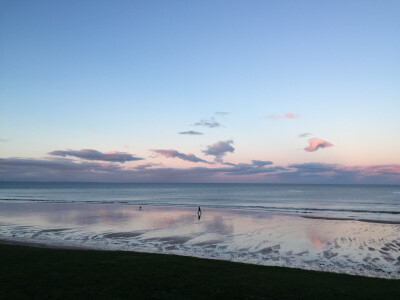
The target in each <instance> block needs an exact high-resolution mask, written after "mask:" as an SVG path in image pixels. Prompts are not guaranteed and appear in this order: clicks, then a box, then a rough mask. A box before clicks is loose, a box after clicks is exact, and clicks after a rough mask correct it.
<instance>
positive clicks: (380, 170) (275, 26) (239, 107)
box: [0, 0, 400, 184]
mask: <svg viewBox="0 0 400 300" xmlns="http://www.w3.org/2000/svg"><path fill="white" fill-rule="evenodd" d="M399 14H400V2H399V1H390V0H388V1H383V2H382V1H365V0H363V1H340V0H335V1H287V0H284V1H256V0H252V1H234V0H230V1H220V0H213V1H172V0H171V1H122V0H117V1H90V0H88V1H74V0H70V1H64V0H60V1H41V0H39V1H23V0H19V1H7V0H2V1H0V181H97V182H233V183H235V182H244V183H248V182H249V183H250V182H254V183H332V184H336V183H349V184H352V183H360V184H400V130H399V129H400V117H399V112H400V18H399V17H398V16H399Z"/></svg>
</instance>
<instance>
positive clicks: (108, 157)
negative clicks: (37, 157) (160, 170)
mask: <svg viewBox="0 0 400 300" xmlns="http://www.w3.org/2000/svg"><path fill="white" fill-rule="evenodd" d="M48 154H50V155H55V156H62V157H67V156H74V157H78V158H81V159H86V160H98V161H108V162H119V163H124V162H127V161H135V160H142V159H143V158H140V157H135V156H133V155H132V154H129V153H126V152H117V151H112V152H108V153H103V152H100V151H97V150H93V149H82V150H56V151H52V152H49V153H48Z"/></svg>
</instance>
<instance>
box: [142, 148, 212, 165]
mask: <svg viewBox="0 0 400 300" xmlns="http://www.w3.org/2000/svg"><path fill="white" fill-rule="evenodd" d="M150 151H152V152H154V153H157V154H159V155H162V156H164V157H168V158H174V157H177V158H180V159H182V160H186V161H191V162H203V163H207V164H209V163H210V162H208V161H206V160H204V159H201V158H198V157H197V156H196V155H194V154H192V153H189V154H185V153H181V152H178V151H177V150H174V149H168V150H163V149H153V150H150Z"/></svg>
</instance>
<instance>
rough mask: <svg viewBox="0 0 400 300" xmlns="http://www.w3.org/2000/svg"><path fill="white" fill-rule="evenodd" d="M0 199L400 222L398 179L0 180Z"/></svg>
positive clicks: (6, 200)
mask: <svg viewBox="0 0 400 300" xmlns="http://www.w3.org/2000/svg"><path fill="white" fill-rule="evenodd" d="M0 202H2V203H5V202H8V203H10V202H31V203H33V202H50V203H93V204H94V203H97V204H99V203H101V204H112V203H114V204H122V205H141V206H146V205H153V206H154V205H156V206H157V205H158V206H187V207H197V206H201V207H210V208H228V209H247V210H256V211H270V212H274V213H279V214H286V215H297V216H304V217H315V218H338V219H349V220H369V221H384V222H399V223H400V185H397V186H382V185H284V184H136V183H132V184H131V183H120V184H116V183H16V182H15V183H14V182H9V183H7V182H2V183H0Z"/></svg>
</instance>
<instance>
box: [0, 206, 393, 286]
mask: <svg viewBox="0 0 400 300" xmlns="http://www.w3.org/2000/svg"><path fill="white" fill-rule="evenodd" d="M196 212H197V209H194V207H186V206H143V209H142V210H139V209H138V207H137V206H131V205H120V204H114V205H110V204H96V205H94V204H81V203H72V204H71V203H70V204H63V205H59V204H55V203H51V204H42V205H34V204H33V205H20V204H19V203H12V204H8V205H4V204H1V203H0V219H1V225H2V226H0V243H8V244H14V245H23V246H33V247H44V248H56V249H73V250H106V251H118V250H120V251H125V252H129V251H132V252H138V253H160V254H172V255H179V256H189V257H198V258H208V259H212V260H219V261H234V262H242V263H245V264H252V265H262V266H279V267H288V268H299V269H303V270H316V271H322V272H334V273H341V274H350V275H360V276H365V277H376V278H396V279H400V272H399V267H398V266H399V264H400V260H399V259H398V253H399V251H400V241H399V240H398V236H399V233H400V226H398V224H397V223H392V222H363V221H362V220H358V221H357V222H355V221H354V220H347V219H343V218H340V219H337V218H319V217H312V216H293V215H285V214H274V213H272V212H270V211H256V210H251V209H250V210H245V209H227V208H207V207H204V206H203V213H202V215H201V219H200V216H198V215H197V214H196Z"/></svg>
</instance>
